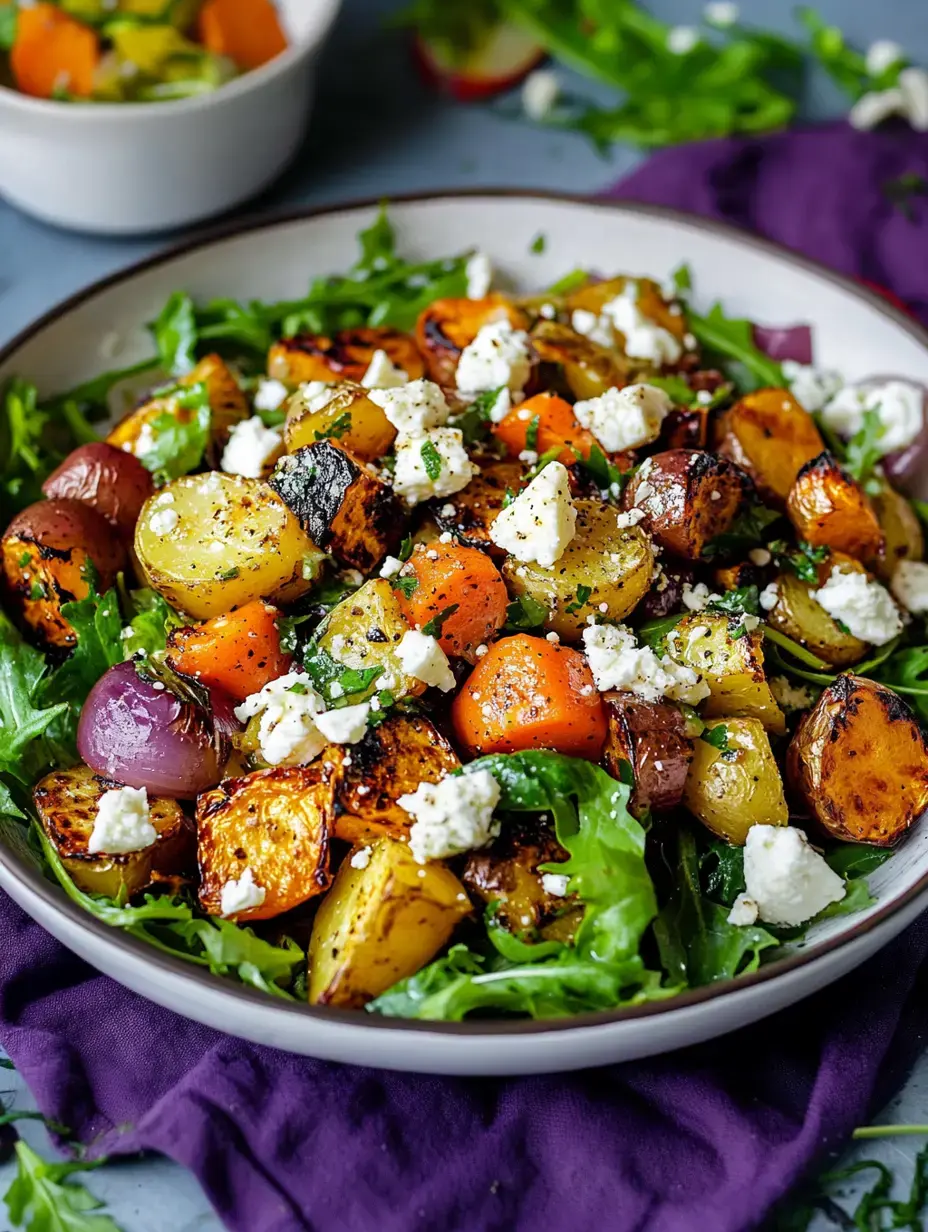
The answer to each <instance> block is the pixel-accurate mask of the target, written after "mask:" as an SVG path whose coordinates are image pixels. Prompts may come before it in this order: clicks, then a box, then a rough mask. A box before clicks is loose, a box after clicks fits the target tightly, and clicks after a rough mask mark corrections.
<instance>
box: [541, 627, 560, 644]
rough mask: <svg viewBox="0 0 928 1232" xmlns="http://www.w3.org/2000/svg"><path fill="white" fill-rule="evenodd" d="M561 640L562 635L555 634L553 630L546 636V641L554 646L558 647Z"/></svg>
mask: <svg viewBox="0 0 928 1232" xmlns="http://www.w3.org/2000/svg"><path fill="white" fill-rule="evenodd" d="M560 640H561V635H560V634H559V633H555V632H554V630H553V629H552V630H551V632H550V633H546V634H545V641H546V642H550V643H551V645H552V646H556V645H557V644H558V642H559V641H560Z"/></svg>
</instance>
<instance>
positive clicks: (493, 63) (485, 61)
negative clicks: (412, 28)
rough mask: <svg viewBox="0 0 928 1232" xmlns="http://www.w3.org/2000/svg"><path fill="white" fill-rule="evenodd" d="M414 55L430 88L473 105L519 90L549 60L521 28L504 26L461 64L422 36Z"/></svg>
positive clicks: (494, 31)
mask: <svg viewBox="0 0 928 1232" xmlns="http://www.w3.org/2000/svg"><path fill="white" fill-rule="evenodd" d="M413 55H414V57H415V60H416V64H417V66H418V68H419V71H420V73H421V74H422V76H423V78H424V79H425V81H426V82H427V83H428V84H429V85H431V86H434V87H435V88H436V89H438V90H441V91H442V92H443V93H446V94H450V95H452V97H454V98H456V99H458V101H459V102H462V103H469V102H475V101H477V100H478V99H484V98H491V97H492V96H493V95H494V94H502V93H504V92H505V91H506V90H511V89H512V87H513V86H517V85H518V84H519V82H520V81H522V80H523V79H524V78H525V77H527V76H528V74H529V73H530V72H531V71H532V69H533V68H535V67H536V66H537V65H538V64H539V63H540V62H541V61H542V60H543V59H544V58H545V51H544V48H542V47H540V46H539V44H538V43H536V42H535V40H534V39H533V38H532V37H531V35H529V34H526V32H525V31H524V30H521V29H519V27H518V26H510V25H505V24H503V25H499V26H494V27H493V29H492V30H491V31H490V32H489V33H488V34H487V37H486V39H485V40H484V42H483V43H482V44H481V46H480V47H479V48H477V49H476V50H474V51H472V52H469V53H468V55H467V56H466V57H465V58H464V60H462V61H460V62H457V63H455V62H454V61H453V60H452V58H451V57H450V56H449V54H448V52H447V50H446V49H445V48H444V47H443V46H440V45H438V44H436V43H432V42H429V40H428V39H425V38H423V37H422V36H421V35H416V36H415V38H414V40H413Z"/></svg>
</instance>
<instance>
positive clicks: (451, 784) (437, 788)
mask: <svg viewBox="0 0 928 1232" xmlns="http://www.w3.org/2000/svg"><path fill="white" fill-rule="evenodd" d="M499 796H500V791H499V784H498V783H497V781H496V779H494V777H493V775H492V774H490V772H489V770H476V771H475V772H474V773H473V774H460V775H450V776H449V777H448V778H444V779H442V780H441V782H440V783H420V784H419V786H418V787H417V788H416V790H415V791H414V792H412V793H411V794H408V795H405V796H400V798H399V800H398V801H397V804H399V806H400V808H403V809H405V810H406V812H407V813H410V814H411V815H412V816H413V817H414V818H415V821H414V823H413V825H412V827H411V829H410V831H409V846H410V848H411V849H412V854H413V857H414V859H415V860H416V862H417V863H419V864H425V863H427V862H428V861H429V860H444V859H446V858H447V857H448V856H454V855H457V854H458V853H459V852H462V851H473V850H474V848H477V847H485V846H486V845H487V843H489V842H490V840H491V839H493V838H495V837H496V835H497V834H498V833H499V823H498V822H496V821H494V820H493V810H494V808H496V805H497V803H498V801H499Z"/></svg>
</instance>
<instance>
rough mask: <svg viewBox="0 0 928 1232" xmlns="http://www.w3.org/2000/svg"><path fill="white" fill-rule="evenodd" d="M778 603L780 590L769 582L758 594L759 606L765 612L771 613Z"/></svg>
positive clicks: (773, 583) (774, 583) (775, 584)
mask: <svg viewBox="0 0 928 1232" xmlns="http://www.w3.org/2000/svg"><path fill="white" fill-rule="evenodd" d="M779 601H780V588H779V586H778V585H777V583H776V582H771V583H770V584H769V585H768V586H765V587H764V589H763V590H762V591H761V592H760V599H759V602H760V605H761V607H762V608H763V609H764V611H765V612H772V611H773V609H774V608H775V607H776V605H777V604H778V603H779Z"/></svg>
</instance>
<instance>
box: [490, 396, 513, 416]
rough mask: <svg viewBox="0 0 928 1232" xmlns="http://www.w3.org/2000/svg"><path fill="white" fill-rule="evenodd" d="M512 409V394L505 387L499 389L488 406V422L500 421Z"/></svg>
mask: <svg viewBox="0 0 928 1232" xmlns="http://www.w3.org/2000/svg"><path fill="white" fill-rule="evenodd" d="M511 410H512V394H511V393H510V392H509V390H508V389H506V388H505V387H504V388H502V389H500V391H499V393H498V394H497V395H496V400H495V401H494V403H493V405H492V406H491V407H490V422H491V423H495V424H496V423H502V422H503V420H504V419H505V418H506V416H507V415H508V414H509V412H510V411H511Z"/></svg>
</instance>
